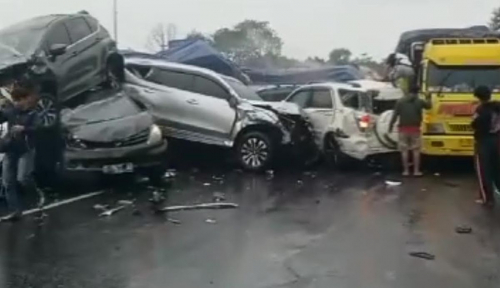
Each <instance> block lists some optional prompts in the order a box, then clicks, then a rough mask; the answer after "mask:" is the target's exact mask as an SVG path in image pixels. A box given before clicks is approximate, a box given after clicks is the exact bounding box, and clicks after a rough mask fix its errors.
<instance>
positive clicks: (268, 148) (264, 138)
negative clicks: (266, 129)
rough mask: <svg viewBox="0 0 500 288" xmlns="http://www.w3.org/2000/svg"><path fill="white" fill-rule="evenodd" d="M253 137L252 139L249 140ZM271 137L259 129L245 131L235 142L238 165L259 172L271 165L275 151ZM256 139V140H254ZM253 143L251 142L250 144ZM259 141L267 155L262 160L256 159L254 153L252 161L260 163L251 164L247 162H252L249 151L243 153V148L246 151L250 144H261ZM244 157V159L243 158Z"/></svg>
mask: <svg viewBox="0 0 500 288" xmlns="http://www.w3.org/2000/svg"><path fill="white" fill-rule="evenodd" d="M251 139H254V140H251ZM271 139H272V138H271V137H269V136H268V135H266V134H264V133H262V132H259V131H252V132H246V133H245V134H244V135H243V136H241V138H240V139H239V140H238V143H237V144H236V151H235V152H236V157H237V159H238V162H239V164H240V166H241V167H242V168H243V169H244V170H247V171H251V172H260V171H263V170H265V169H266V168H268V167H269V166H271V165H272V162H273V159H274V151H275V142H274V141H272V140H271ZM255 141H257V142H255ZM252 143H253V144H252ZM261 143H264V145H265V148H264V149H265V152H266V155H267V157H266V158H265V159H264V160H257V158H255V157H258V156H256V155H254V156H253V158H252V159H253V163H257V162H256V160H257V161H258V162H260V163H261V164H260V165H252V164H251V163H249V162H252V160H250V158H248V157H251V156H249V153H245V150H247V151H248V148H250V146H254V147H255V145H259V146H260V145H261ZM245 158H246V159H245Z"/></svg>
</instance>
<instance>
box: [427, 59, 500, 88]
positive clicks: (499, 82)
mask: <svg viewBox="0 0 500 288" xmlns="http://www.w3.org/2000/svg"><path fill="white" fill-rule="evenodd" d="M427 79H428V81H427V82H428V84H427V87H428V88H427V89H428V90H429V91H430V92H438V91H441V92H447V93H471V92H472V91H474V88H475V87H477V86H479V85H486V86H488V87H490V88H492V89H493V90H494V91H495V92H500V66H437V65H435V64H430V65H429V68H428V74H427Z"/></svg>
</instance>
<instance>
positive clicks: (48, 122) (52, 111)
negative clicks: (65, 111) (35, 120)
mask: <svg viewBox="0 0 500 288" xmlns="http://www.w3.org/2000/svg"><path fill="white" fill-rule="evenodd" d="M36 111H37V112H38V116H39V117H40V121H41V124H42V126H43V127H46V128H47V127H52V126H54V125H55V124H56V121H57V109H56V107H55V105H54V101H53V100H52V99H50V98H49V97H42V98H41V99H40V100H39V101H38V105H37V107H36Z"/></svg>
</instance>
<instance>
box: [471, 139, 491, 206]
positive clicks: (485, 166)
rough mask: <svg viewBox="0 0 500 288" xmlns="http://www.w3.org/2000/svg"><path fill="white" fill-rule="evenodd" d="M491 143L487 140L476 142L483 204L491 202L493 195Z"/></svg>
mask: <svg viewBox="0 0 500 288" xmlns="http://www.w3.org/2000/svg"><path fill="white" fill-rule="evenodd" d="M488 152H489V145H488V143H486V141H485V140H482V141H481V142H480V143H477V144H476V155H475V157H474V162H475V166H476V172H477V177H478V180H479V192H480V200H481V201H482V203H483V204H488V203H490V202H491V198H492V195H493V189H494V187H493V179H492V178H491V175H492V174H491V167H492V165H491V163H492V161H491V160H492V159H491V155H489V154H490V153H488Z"/></svg>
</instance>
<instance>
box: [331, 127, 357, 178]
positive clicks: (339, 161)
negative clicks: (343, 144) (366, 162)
mask: <svg viewBox="0 0 500 288" xmlns="http://www.w3.org/2000/svg"><path fill="white" fill-rule="evenodd" d="M323 150H324V154H325V159H326V162H327V163H328V165H330V166H332V167H335V168H337V169H339V170H351V169H353V168H354V167H355V166H356V164H357V162H358V161H357V160H356V159H354V158H352V157H350V156H348V155H346V154H344V153H342V151H340V147H339V145H338V143H337V140H335V136H334V135H333V134H328V135H326V137H325V142H324V149H323Z"/></svg>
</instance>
